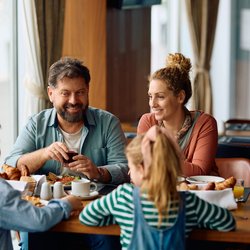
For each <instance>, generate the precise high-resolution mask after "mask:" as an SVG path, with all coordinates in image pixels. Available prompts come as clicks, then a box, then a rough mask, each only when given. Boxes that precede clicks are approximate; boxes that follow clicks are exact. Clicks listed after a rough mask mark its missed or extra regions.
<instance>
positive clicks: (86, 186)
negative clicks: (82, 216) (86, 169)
mask: <svg viewBox="0 0 250 250" xmlns="http://www.w3.org/2000/svg"><path fill="white" fill-rule="evenodd" d="M96 189H97V185H96V183H94V182H91V181H90V180H87V179H81V180H74V181H72V182H71V193H72V194H73V195H75V196H80V197H84V196H89V195H90V193H92V192H94V191H96Z"/></svg>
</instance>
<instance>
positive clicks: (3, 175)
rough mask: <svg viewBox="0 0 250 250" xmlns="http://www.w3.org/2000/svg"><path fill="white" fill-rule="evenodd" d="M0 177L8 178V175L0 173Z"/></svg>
mask: <svg viewBox="0 0 250 250" xmlns="http://www.w3.org/2000/svg"><path fill="white" fill-rule="evenodd" d="M0 178H3V179H5V180H8V175H7V174H6V173H0Z"/></svg>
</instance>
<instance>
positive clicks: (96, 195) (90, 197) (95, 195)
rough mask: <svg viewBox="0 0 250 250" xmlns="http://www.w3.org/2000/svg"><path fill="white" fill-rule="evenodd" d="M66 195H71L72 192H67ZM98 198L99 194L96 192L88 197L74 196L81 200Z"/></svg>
mask: <svg viewBox="0 0 250 250" xmlns="http://www.w3.org/2000/svg"><path fill="white" fill-rule="evenodd" d="M68 194H72V192H71V191H68ZM98 196H99V192H98V191H93V192H91V193H90V194H89V195H84V196H76V197H77V198H79V199H81V200H91V199H94V198H96V197H98Z"/></svg>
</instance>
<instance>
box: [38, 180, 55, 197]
mask: <svg viewBox="0 0 250 250" xmlns="http://www.w3.org/2000/svg"><path fill="white" fill-rule="evenodd" d="M40 198H41V199H42V200H50V199H51V198H52V190H51V186H50V184H49V183H48V182H44V183H43V184H42V187H41V192H40Z"/></svg>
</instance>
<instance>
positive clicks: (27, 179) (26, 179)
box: [20, 176, 36, 182]
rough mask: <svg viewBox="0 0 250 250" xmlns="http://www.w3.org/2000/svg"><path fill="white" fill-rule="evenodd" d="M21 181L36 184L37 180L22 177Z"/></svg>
mask: <svg viewBox="0 0 250 250" xmlns="http://www.w3.org/2000/svg"><path fill="white" fill-rule="evenodd" d="M20 181H26V182H36V180H35V179H34V178H33V177H31V176H21V178H20Z"/></svg>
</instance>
